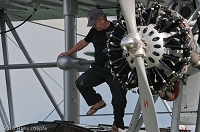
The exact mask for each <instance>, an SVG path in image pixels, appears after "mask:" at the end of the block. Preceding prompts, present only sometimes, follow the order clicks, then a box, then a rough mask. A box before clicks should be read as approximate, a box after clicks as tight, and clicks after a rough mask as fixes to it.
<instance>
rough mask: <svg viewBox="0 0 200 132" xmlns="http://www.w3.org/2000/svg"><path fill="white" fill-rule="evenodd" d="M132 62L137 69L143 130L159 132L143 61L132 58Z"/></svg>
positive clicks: (139, 58) (140, 58) (138, 58)
mask: <svg viewBox="0 0 200 132" xmlns="http://www.w3.org/2000/svg"><path fill="white" fill-rule="evenodd" d="M134 62H135V67H136V69H137V75H138V83H139V95H140V103H141V109H142V115H143V119H144V124H145V128H146V130H147V131H148V132H159V128H158V120H157V116H156V111H155V106H154V100H153V97H152V94H151V91H150V88H149V83H148V80H147V76H146V71H145V67H144V60H143V58H142V57H136V58H134Z"/></svg>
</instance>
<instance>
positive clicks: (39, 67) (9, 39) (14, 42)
mask: <svg viewBox="0 0 200 132" xmlns="http://www.w3.org/2000/svg"><path fill="white" fill-rule="evenodd" d="M5 35H6V34H5ZM6 37H7V38H8V39H9V40H10V41H11V42H13V44H15V45H16V46H17V47H18V48H19V49H20V50H21V48H20V47H19V46H18V45H17V44H16V43H15V42H14V41H13V40H12V39H11V38H10V37H9V36H8V35H6ZM30 59H31V61H32V62H33V63H34V64H36V65H37V63H36V62H35V61H34V60H33V59H32V58H30ZM37 67H38V68H40V69H41V70H42V71H43V72H44V73H45V74H46V75H47V76H48V77H49V78H50V79H51V80H52V81H53V82H54V83H56V84H57V85H58V86H59V87H60V88H61V89H64V88H63V87H62V86H60V84H59V83H57V82H56V81H55V80H54V79H53V78H52V77H51V76H50V75H49V74H48V73H47V72H46V71H45V70H44V69H43V68H41V67H40V66H39V65H37Z"/></svg>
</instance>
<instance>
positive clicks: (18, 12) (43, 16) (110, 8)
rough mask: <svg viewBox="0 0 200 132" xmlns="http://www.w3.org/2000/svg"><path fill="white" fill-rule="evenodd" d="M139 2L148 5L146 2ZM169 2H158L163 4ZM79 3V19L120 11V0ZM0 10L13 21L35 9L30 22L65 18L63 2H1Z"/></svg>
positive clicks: (24, 16)
mask: <svg viewBox="0 0 200 132" xmlns="http://www.w3.org/2000/svg"><path fill="white" fill-rule="evenodd" d="M138 1H139V2H142V3H146V1H145V0H138ZM168 1H169V0H165V1H162V0H158V2H160V3H162V4H163V2H168ZM73 2H74V1H73ZM77 2H78V17H86V15H87V12H88V11H89V10H90V9H91V8H93V7H99V8H100V9H102V10H103V11H104V12H105V13H106V14H107V15H109V16H116V11H117V10H118V9H120V4H119V1H118V0H78V1H77ZM38 7H39V8H38ZM0 8H1V9H3V10H4V11H5V13H6V14H7V15H8V16H9V18H10V20H11V21H22V20H24V19H26V18H27V17H28V16H29V15H30V14H31V13H32V12H33V9H34V8H38V11H37V12H36V13H35V15H34V16H33V17H31V18H30V20H47V19H61V18H63V1H62V0H0Z"/></svg>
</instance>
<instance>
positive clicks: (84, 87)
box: [75, 68, 105, 106]
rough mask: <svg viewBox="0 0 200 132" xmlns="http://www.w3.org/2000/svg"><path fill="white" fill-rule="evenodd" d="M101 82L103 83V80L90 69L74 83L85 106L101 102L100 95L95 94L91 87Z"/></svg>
mask: <svg viewBox="0 0 200 132" xmlns="http://www.w3.org/2000/svg"><path fill="white" fill-rule="evenodd" d="M103 82H105V81H104V79H103V78H102V77H100V76H98V75H97V74H95V72H94V69H92V68H90V69H88V70H87V71H86V72H85V73H83V74H81V76H80V77H79V78H78V79H77V80H76V82H75V83H76V87H77V88H78V89H79V92H80V93H81V94H82V96H83V98H84V99H85V101H86V102H87V104H88V105H89V106H92V105H94V104H96V103H97V102H99V101H101V100H102V97H101V95H100V94H98V93H96V91H95V90H94V89H93V87H95V86H98V85H99V84H101V83H103Z"/></svg>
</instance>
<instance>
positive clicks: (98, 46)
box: [84, 22, 114, 66]
mask: <svg viewBox="0 0 200 132" xmlns="http://www.w3.org/2000/svg"><path fill="white" fill-rule="evenodd" d="M113 29H114V24H113V23H112V22H110V25H109V27H108V28H107V29H106V30H103V31H97V30H96V29H95V28H91V29H90V31H89V33H88V34H87V36H86V37H85V38H84V40H85V41H86V42H92V43H93V45H94V49H95V53H94V57H95V62H96V63H97V64H98V65H100V66H104V65H105V63H106V62H108V60H109V59H108V56H107V55H106V54H105V53H104V52H103V50H104V49H105V48H106V47H107V45H106V42H107V39H108V38H107V36H106V32H110V31H112V30H113Z"/></svg>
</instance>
